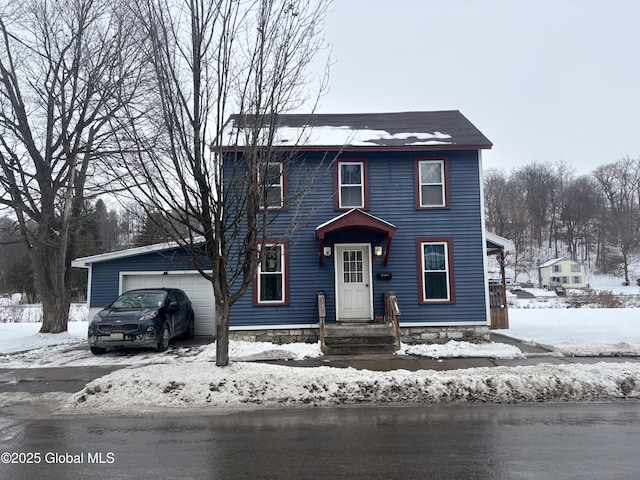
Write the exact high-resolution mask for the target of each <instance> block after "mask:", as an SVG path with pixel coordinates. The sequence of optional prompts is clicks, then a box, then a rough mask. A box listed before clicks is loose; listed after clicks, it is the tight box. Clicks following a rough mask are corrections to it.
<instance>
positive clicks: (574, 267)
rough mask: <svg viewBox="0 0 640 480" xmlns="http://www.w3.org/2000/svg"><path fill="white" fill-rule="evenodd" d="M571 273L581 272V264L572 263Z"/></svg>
mask: <svg viewBox="0 0 640 480" xmlns="http://www.w3.org/2000/svg"><path fill="white" fill-rule="evenodd" d="M571 271H572V272H579V271H580V264H579V263H572V264H571Z"/></svg>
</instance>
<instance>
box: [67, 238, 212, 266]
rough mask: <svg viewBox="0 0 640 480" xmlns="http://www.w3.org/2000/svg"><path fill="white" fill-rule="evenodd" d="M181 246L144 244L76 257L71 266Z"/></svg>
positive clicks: (171, 243) (169, 243)
mask: <svg viewBox="0 0 640 480" xmlns="http://www.w3.org/2000/svg"><path fill="white" fill-rule="evenodd" d="M202 241H203V240H202V239H200V238H196V239H195V241H194V243H200V242H202ZM181 247H182V245H181V244H179V243H178V242H164V243H155V244H153V245H144V246H142V247H133V248H127V249H126V250H118V251H116V252H107V253H99V254H98V255H91V256H88V257H80V258H76V259H75V260H73V261H72V262H71V266H72V267H77V268H88V267H89V265H91V264H92V263H100V262H106V261H109V260H116V259H118V258H126V257H135V256H136V255H144V254H147V253H154V252H162V251H165V250H171V249H174V248H181Z"/></svg>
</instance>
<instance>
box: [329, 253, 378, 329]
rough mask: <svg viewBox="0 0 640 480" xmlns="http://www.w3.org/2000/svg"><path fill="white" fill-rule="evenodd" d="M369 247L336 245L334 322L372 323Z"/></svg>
mask: <svg viewBox="0 0 640 480" xmlns="http://www.w3.org/2000/svg"><path fill="white" fill-rule="evenodd" d="M370 258H371V248H370V246H369V245H368V244H348V245H346V244H345V245H336V246H335V262H336V310H337V311H336V320H337V321H369V320H373V317H372V312H373V304H372V296H371V261H370Z"/></svg>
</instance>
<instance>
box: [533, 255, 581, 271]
mask: <svg viewBox="0 0 640 480" xmlns="http://www.w3.org/2000/svg"><path fill="white" fill-rule="evenodd" d="M562 261H565V262H574V263H580V262H578V261H577V260H571V259H570V258H567V257H559V258H553V259H551V260H547V261H546V262H544V263H543V264H542V265H540V268H544V267H550V266H551V265H553V264H554V263H558V262H562Z"/></svg>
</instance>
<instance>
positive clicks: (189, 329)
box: [186, 316, 196, 338]
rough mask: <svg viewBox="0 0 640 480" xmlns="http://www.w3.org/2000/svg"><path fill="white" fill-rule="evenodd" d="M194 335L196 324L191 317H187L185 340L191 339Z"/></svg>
mask: <svg viewBox="0 0 640 480" xmlns="http://www.w3.org/2000/svg"><path fill="white" fill-rule="evenodd" d="M195 333H196V324H195V320H194V318H193V316H191V317H189V326H188V327H187V334H186V337H187V338H193V336H194V335H195Z"/></svg>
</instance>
